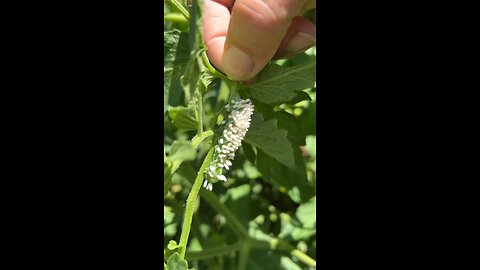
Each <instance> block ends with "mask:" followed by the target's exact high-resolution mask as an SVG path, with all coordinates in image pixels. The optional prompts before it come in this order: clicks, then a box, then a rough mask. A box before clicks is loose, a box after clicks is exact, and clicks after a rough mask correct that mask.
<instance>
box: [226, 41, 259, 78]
mask: <svg viewBox="0 0 480 270" xmlns="http://www.w3.org/2000/svg"><path fill="white" fill-rule="evenodd" d="M223 61H224V65H225V71H226V73H227V74H228V75H229V76H230V77H232V79H235V80H240V79H243V78H244V77H245V76H247V75H248V74H249V73H250V72H251V71H252V69H253V60H252V58H251V57H250V56H249V55H248V54H246V53H245V52H244V51H242V50H240V49H239V48H237V47H235V46H233V45H232V46H230V48H229V49H228V51H227V52H226V53H225V56H224V60H223Z"/></svg>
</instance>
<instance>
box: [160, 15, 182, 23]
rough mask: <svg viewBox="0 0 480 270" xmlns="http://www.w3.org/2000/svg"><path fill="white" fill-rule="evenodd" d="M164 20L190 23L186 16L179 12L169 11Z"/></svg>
mask: <svg viewBox="0 0 480 270" xmlns="http://www.w3.org/2000/svg"><path fill="white" fill-rule="evenodd" d="M163 20H165V21H169V22H177V23H188V21H187V20H185V16H182V15H180V14H177V13H169V14H166V15H165V16H163Z"/></svg>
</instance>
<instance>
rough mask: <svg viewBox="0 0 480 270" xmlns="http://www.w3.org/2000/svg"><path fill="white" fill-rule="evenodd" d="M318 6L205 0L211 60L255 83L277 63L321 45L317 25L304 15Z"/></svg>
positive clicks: (304, 0)
mask: <svg viewBox="0 0 480 270" xmlns="http://www.w3.org/2000/svg"><path fill="white" fill-rule="evenodd" d="M315 7H316V1H314V0H236V1H235V0H205V2H204V7H203V32H204V33H203V38H204V42H205V45H206V47H207V55H208V58H209V59H210V61H211V63H212V64H213V65H214V66H215V67H216V68H217V69H219V70H220V71H222V72H223V73H225V74H227V75H228V76H229V77H230V78H232V79H234V80H237V81H247V82H248V81H252V80H253V79H254V78H255V76H256V75H257V74H258V73H259V72H260V71H262V69H263V68H264V67H265V66H266V65H267V64H268V62H270V61H271V60H272V59H274V58H283V57H286V56H289V55H292V54H295V53H297V52H299V51H302V50H305V49H307V48H309V47H311V46H313V45H314V44H315V42H316V27H315V25H314V24H313V23H312V22H310V21H309V20H308V19H306V18H303V17H301V15H302V14H304V13H305V12H306V11H308V10H310V9H313V8H315Z"/></svg>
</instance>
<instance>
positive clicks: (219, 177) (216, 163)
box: [203, 99, 254, 190]
mask: <svg viewBox="0 0 480 270" xmlns="http://www.w3.org/2000/svg"><path fill="white" fill-rule="evenodd" d="M225 109H227V111H228V112H230V113H229V115H228V117H227V118H226V119H225V120H224V121H222V123H221V124H222V125H225V127H224V129H223V134H222V136H221V137H220V138H219V139H218V144H217V145H216V146H215V152H214V153H213V159H212V163H211V164H210V166H209V167H208V168H207V169H206V170H205V177H206V179H207V180H205V182H204V183H203V187H204V188H206V189H208V190H212V182H213V183H215V182H217V181H224V182H225V181H227V178H226V177H225V176H224V175H223V169H225V170H229V169H230V167H231V166H232V162H231V160H233V159H234V158H235V152H236V151H237V150H238V148H240V146H241V145H242V141H243V139H244V138H245V135H246V134H247V131H248V128H249V127H250V121H251V118H252V114H253V110H254V109H253V104H252V102H251V101H250V99H242V100H232V101H231V103H230V104H227V105H225ZM208 180H210V181H208Z"/></svg>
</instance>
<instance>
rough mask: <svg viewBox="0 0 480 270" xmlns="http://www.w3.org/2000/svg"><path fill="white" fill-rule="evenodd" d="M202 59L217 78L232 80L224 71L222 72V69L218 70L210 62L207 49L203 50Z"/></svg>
mask: <svg viewBox="0 0 480 270" xmlns="http://www.w3.org/2000/svg"><path fill="white" fill-rule="evenodd" d="M202 60H203V64H205V66H206V67H207V69H208V71H210V73H211V74H212V75H213V76H214V77H217V78H220V79H222V80H225V81H230V79H229V78H228V77H227V76H225V75H223V73H221V72H220V71H218V70H216V69H215V68H214V67H213V66H212V64H210V60H208V56H207V53H206V51H202Z"/></svg>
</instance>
